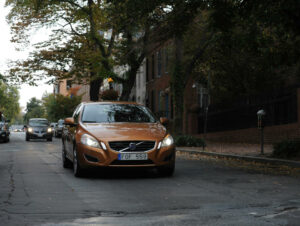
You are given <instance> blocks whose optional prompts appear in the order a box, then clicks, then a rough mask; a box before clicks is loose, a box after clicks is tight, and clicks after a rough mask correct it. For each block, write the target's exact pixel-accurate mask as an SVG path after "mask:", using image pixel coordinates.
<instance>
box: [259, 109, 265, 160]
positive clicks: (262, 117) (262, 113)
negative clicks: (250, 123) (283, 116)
mask: <svg viewBox="0 0 300 226" xmlns="http://www.w3.org/2000/svg"><path fill="white" fill-rule="evenodd" d="M265 115H266V112H265V111H264V110H263V109H261V110H259V111H258V112H257V126H258V129H260V147H261V148H260V153H261V155H263V154H264V126H265V125H264V124H265V123H264V120H265Z"/></svg>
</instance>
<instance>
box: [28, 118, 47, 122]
mask: <svg viewBox="0 0 300 226" xmlns="http://www.w3.org/2000/svg"><path fill="white" fill-rule="evenodd" d="M31 120H46V121H48V120H47V119H45V118H31V119H29V121H31Z"/></svg>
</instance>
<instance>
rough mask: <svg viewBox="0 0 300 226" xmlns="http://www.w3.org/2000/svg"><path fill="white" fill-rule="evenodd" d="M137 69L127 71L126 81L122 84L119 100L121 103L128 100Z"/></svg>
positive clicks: (136, 67)
mask: <svg viewBox="0 0 300 226" xmlns="http://www.w3.org/2000/svg"><path fill="white" fill-rule="evenodd" d="M138 69H139V67H138V66H135V67H133V68H132V69H130V70H129V71H128V74H127V75H128V79H126V81H125V82H124V83H123V91H122V95H121V97H120V100H122V101H128V100H129V96H130V93H131V90H132V88H133V86H134V82H135V78H136V74H137V71H138Z"/></svg>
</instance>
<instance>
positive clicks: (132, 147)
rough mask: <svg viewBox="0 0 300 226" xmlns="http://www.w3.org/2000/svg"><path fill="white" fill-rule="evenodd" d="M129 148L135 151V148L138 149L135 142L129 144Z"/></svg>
mask: <svg viewBox="0 0 300 226" xmlns="http://www.w3.org/2000/svg"><path fill="white" fill-rule="evenodd" d="M129 149H130V150H131V151H134V150H135V149H136V144H135V143H130V144H129Z"/></svg>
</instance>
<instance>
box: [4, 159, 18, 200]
mask: <svg viewBox="0 0 300 226" xmlns="http://www.w3.org/2000/svg"><path fill="white" fill-rule="evenodd" d="M13 168H14V165H13V161H11V162H10V164H9V166H8V174H9V188H10V189H9V192H8V196H7V199H6V200H5V201H4V203H5V204H8V205H12V202H11V199H12V197H13V193H14V191H15V188H16V187H15V180H14V173H13Z"/></svg>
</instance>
